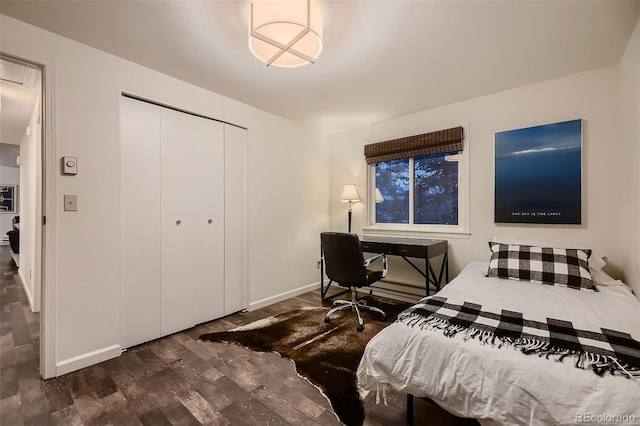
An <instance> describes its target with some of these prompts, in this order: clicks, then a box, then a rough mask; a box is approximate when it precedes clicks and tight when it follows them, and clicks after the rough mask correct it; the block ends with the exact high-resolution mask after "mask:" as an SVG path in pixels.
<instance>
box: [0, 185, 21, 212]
mask: <svg viewBox="0 0 640 426" xmlns="http://www.w3.org/2000/svg"><path fill="white" fill-rule="evenodd" d="M17 195H18V191H17V186H16V185H2V184H0V213H15V212H16V208H17V204H16V201H17Z"/></svg>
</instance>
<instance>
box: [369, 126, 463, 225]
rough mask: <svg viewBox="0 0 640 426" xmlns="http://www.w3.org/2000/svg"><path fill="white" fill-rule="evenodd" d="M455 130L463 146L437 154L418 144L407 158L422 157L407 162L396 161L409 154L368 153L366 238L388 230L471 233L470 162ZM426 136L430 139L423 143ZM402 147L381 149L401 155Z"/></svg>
mask: <svg viewBox="0 0 640 426" xmlns="http://www.w3.org/2000/svg"><path fill="white" fill-rule="evenodd" d="M456 129H460V130H459V132H460V133H459V134H458V135H457V136H456V138H457V137H459V140H458V141H457V142H459V143H455V144H451V143H450V142H451V141H447V142H448V143H447V144H443V143H440V144H439V146H438V148H437V149H434V147H433V146H429V147H427V149H422V148H420V147H416V144H415V143H414V144H413V145H412V146H411V149H410V153H409V155H410V154H413V153H417V154H419V155H413V156H409V157H407V158H394V157H406V155H407V153H402V152H400V153H398V152H396V153H395V154H391V155H389V154H388V153H382V154H381V153H380V148H381V147H380V146H378V147H377V148H375V150H377V152H376V155H375V156H372V155H369V156H367V148H365V156H367V162H368V163H369V170H368V193H369V194H370V196H369V197H367V199H368V200H370V201H369V203H368V205H367V212H368V225H369V226H368V227H367V228H366V229H365V232H367V231H368V230H369V231H376V232H378V231H385V230H387V231H393V232H399V233H405V232H411V233H425V232H426V233H456V234H459V233H468V231H467V223H468V221H467V219H466V218H467V215H466V206H467V202H466V194H467V188H468V160H467V157H466V155H465V154H466V153H465V152H464V151H463V150H462V148H463V147H462V127H460V128H456ZM448 130H453V129H448ZM441 132H445V131H441ZM441 132H434V133H433V134H435V133H438V134H440V133H441ZM427 135H432V134H429V133H427V134H425V135H419V137H420V136H427ZM440 136H441V135H440ZM412 138H416V137H412ZM403 139H409V138H403ZM423 139H424V138H423ZM427 139H428V138H427ZM439 139H442V138H441V137H440V138H439ZM398 141H401V142H406V141H402V140H394V141H386V142H382V143H380V144H388V145H387V146H389V145H390V144H389V143H390V142H393V145H394V146H395V148H394V149H395V150H396V151H399V148H398V145H400V146H402V145H405V146H404V147H405V148H406V145H407V144H406V143H398ZM422 143H423V144H424V141H423V142H422ZM374 145H379V144H374ZM432 145H433V144H432ZM370 146H371V145H368V146H367V147H370ZM372 149H373V148H371V149H370V150H369V154H371V152H372ZM434 151H436V152H434ZM437 151H439V152H437ZM425 153H426V155H423V154H425ZM369 157H374V158H375V160H377V161H369ZM376 190H378V191H379V192H380V194H381V195H382V200H380V199H379V196H378V200H376V199H375V198H376V197H375V194H376Z"/></svg>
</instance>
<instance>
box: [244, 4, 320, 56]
mask: <svg viewBox="0 0 640 426" xmlns="http://www.w3.org/2000/svg"><path fill="white" fill-rule="evenodd" d="M249 49H250V50H251V53H253V55H254V56H255V57H256V58H258V59H260V60H261V61H262V62H264V63H265V64H267V66H270V65H273V66H276V67H283V68H297V67H302V66H304V65H307V64H313V63H315V61H316V59H317V58H318V56H320V52H321V51H322V15H321V14H320V11H319V10H318V7H317V5H316V4H315V2H314V3H311V0H297V1H296V0H280V1H256V2H254V3H251V18H250V21H249Z"/></svg>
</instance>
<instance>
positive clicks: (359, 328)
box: [356, 325, 364, 331]
mask: <svg viewBox="0 0 640 426" xmlns="http://www.w3.org/2000/svg"><path fill="white" fill-rule="evenodd" d="M356 330H358V331H362V330H364V325H359V326H358V328H356Z"/></svg>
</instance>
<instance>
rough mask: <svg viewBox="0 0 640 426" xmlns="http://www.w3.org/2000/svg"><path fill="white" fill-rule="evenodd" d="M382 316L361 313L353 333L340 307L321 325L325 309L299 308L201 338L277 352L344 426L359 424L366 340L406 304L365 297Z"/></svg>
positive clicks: (351, 316) (350, 315)
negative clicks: (359, 381) (291, 363)
mask: <svg viewBox="0 0 640 426" xmlns="http://www.w3.org/2000/svg"><path fill="white" fill-rule="evenodd" d="M366 299H367V302H368V303H369V304H371V305H372V306H377V307H379V308H380V309H382V310H383V311H385V312H386V314H387V321H386V322H383V321H381V319H380V316H379V315H378V314H375V313H371V312H363V318H364V321H365V327H364V331H362V332H358V331H356V326H357V324H358V323H357V317H356V315H355V312H352V311H351V310H344V311H339V312H336V313H335V314H333V315H332V316H331V322H329V323H328V324H325V322H324V317H325V315H326V313H327V311H328V307H317V308H303V309H297V310H294V311H291V312H285V313H282V314H279V315H276V316H273V317H269V318H266V319H262V320H259V321H256V322H253V323H251V324H248V325H245V326H242V327H238V328H235V329H233V330H230V331H223V332H217V333H209V334H203V335H202V336H200V339H201V340H207V341H211V342H231V343H236V344H239V345H242V346H245V347H247V348H249V349H251V350H254V351H261V352H277V353H279V354H280V355H281V356H283V357H285V358H288V359H291V360H293V361H294V363H295V366H296V371H297V373H298V374H299V375H300V376H302V377H304V378H305V379H307V380H308V381H309V382H311V384H313V385H314V386H316V387H317V388H319V389H320V390H321V391H322V393H323V394H324V395H325V396H326V397H327V398H328V399H329V401H330V402H331V406H332V408H333V410H334V412H335V413H336V415H337V416H338V418H339V419H340V421H342V422H343V423H344V424H346V425H362V423H363V421H364V408H363V405H362V400H361V398H360V394H359V392H358V387H357V383H356V376H355V373H356V370H357V368H358V364H359V363H360V359H361V358H362V354H363V352H364V347H365V345H366V344H367V342H368V341H369V340H370V339H371V338H372V337H373V336H375V335H376V333H378V332H379V331H380V330H382V329H383V328H384V327H386V326H387V325H388V324H389V323H390V322H391V321H393V320H394V319H395V318H396V316H397V315H398V314H399V313H400V312H402V311H403V310H404V309H406V308H407V307H409V306H410V304H408V303H404V302H396V301H392V300H389V299H384V301H381V300H378V299H373V298H366Z"/></svg>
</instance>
